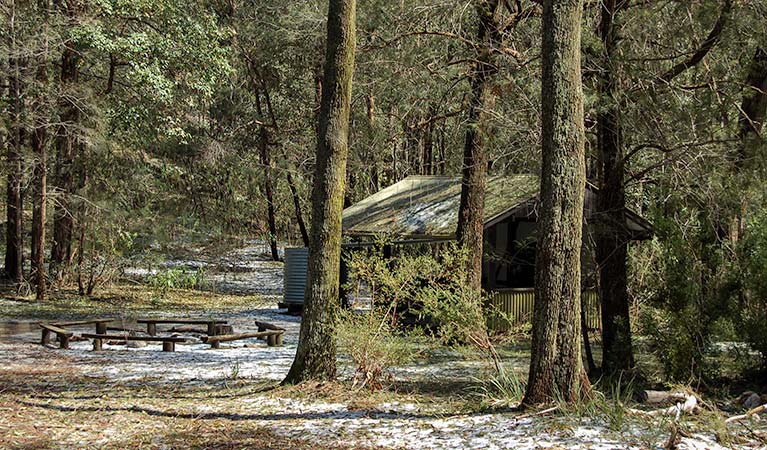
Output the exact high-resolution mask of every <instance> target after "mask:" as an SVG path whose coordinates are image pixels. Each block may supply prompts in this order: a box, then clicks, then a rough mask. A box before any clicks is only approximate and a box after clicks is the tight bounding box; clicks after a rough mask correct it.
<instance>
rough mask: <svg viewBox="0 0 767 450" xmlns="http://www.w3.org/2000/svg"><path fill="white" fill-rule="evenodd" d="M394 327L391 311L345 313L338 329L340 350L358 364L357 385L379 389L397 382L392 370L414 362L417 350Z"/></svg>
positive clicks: (375, 310)
mask: <svg viewBox="0 0 767 450" xmlns="http://www.w3.org/2000/svg"><path fill="white" fill-rule="evenodd" d="M415 335H416V333H411V336H402V335H400V334H399V332H398V331H397V330H396V329H394V328H393V327H392V322H391V318H390V316H389V311H384V310H382V309H381V308H372V309H370V310H368V311H353V310H344V311H343V312H342V313H341V317H340V318H339V321H338V325H337V328H336V336H337V339H338V345H339V349H340V351H341V352H342V353H346V354H348V355H349V357H351V359H352V361H353V362H354V365H355V371H354V385H355V386H359V387H360V388H362V387H367V388H368V389H371V390H379V389H382V388H383V387H385V385H386V384H387V383H389V382H391V381H392V380H393V379H394V375H393V373H392V368H393V367H396V366H398V365H402V364H404V363H406V362H408V361H410V360H411V359H412V358H413V356H414V354H415V347H414V346H412V345H410V343H409V342H408V341H407V339H408V338H411V337H415Z"/></svg>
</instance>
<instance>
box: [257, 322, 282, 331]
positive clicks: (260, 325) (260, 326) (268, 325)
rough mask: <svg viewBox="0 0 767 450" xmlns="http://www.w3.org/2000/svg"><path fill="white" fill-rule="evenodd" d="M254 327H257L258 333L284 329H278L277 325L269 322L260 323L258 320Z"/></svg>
mask: <svg viewBox="0 0 767 450" xmlns="http://www.w3.org/2000/svg"><path fill="white" fill-rule="evenodd" d="M256 326H257V327H258V331H266V330H274V331H285V329H284V328H282V327H278V326H277V325H274V324H271V323H269V322H261V321H260V320H256Z"/></svg>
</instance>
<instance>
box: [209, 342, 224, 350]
mask: <svg viewBox="0 0 767 450" xmlns="http://www.w3.org/2000/svg"><path fill="white" fill-rule="evenodd" d="M210 348H221V342H220V341H210Z"/></svg>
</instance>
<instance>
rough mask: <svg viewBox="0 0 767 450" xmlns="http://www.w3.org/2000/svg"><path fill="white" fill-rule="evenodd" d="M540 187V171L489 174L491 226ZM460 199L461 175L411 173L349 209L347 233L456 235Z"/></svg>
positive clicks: (487, 217) (487, 212)
mask: <svg viewBox="0 0 767 450" xmlns="http://www.w3.org/2000/svg"><path fill="white" fill-rule="evenodd" d="M538 189H539V179H538V177H537V176H535V175H511V176H499V177H491V178H488V180H487V190H486V191H485V212H484V216H485V226H487V225H489V224H492V223H494V222H495V221H496V220H498V219H499V218H501V217H503V216H505V215H507V214H508V213H509V212H510V211H512V210H514V209H516V208H517V207H518V206H520V205H522V204H524V203H526V202H527V201H528V200H532V199H534V198H535V197H536V196H537V194H538ZM460 200H461V178H460V177H441V176H410V177H407V178H405V179H404V180H402V181H400V182H399V183H396V184H393V185H391V186H389V187H387V188H386V189H383V190H381V191H379V192H377V193H375V194H373V195H371V196H370V197H367V198H365V199H364V200H362V201H360V202H359V203H356V204H354V205H352V206H350V207H348V208H346V209H345V210H344V215H343V230H344V234H346V235H349V236H371V235H377V234H387V235H395V236H400V237H422V238H423V237H428V238H452V237H455V231H456V228H457V227H458V206H459V204H460Z"/></svg>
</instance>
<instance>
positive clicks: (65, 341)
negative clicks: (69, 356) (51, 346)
mask: <svg viewBox="0 0 767 450" xmlns="http://www.w3.org/2000/svg"><path fill="white" fill-rule="evenodd" d="M58 336H59V340H60V341H61V344H59V347H60V348H63V349H68V348H69V336H68V335H66V334H59V335H58Z"/></svg>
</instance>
